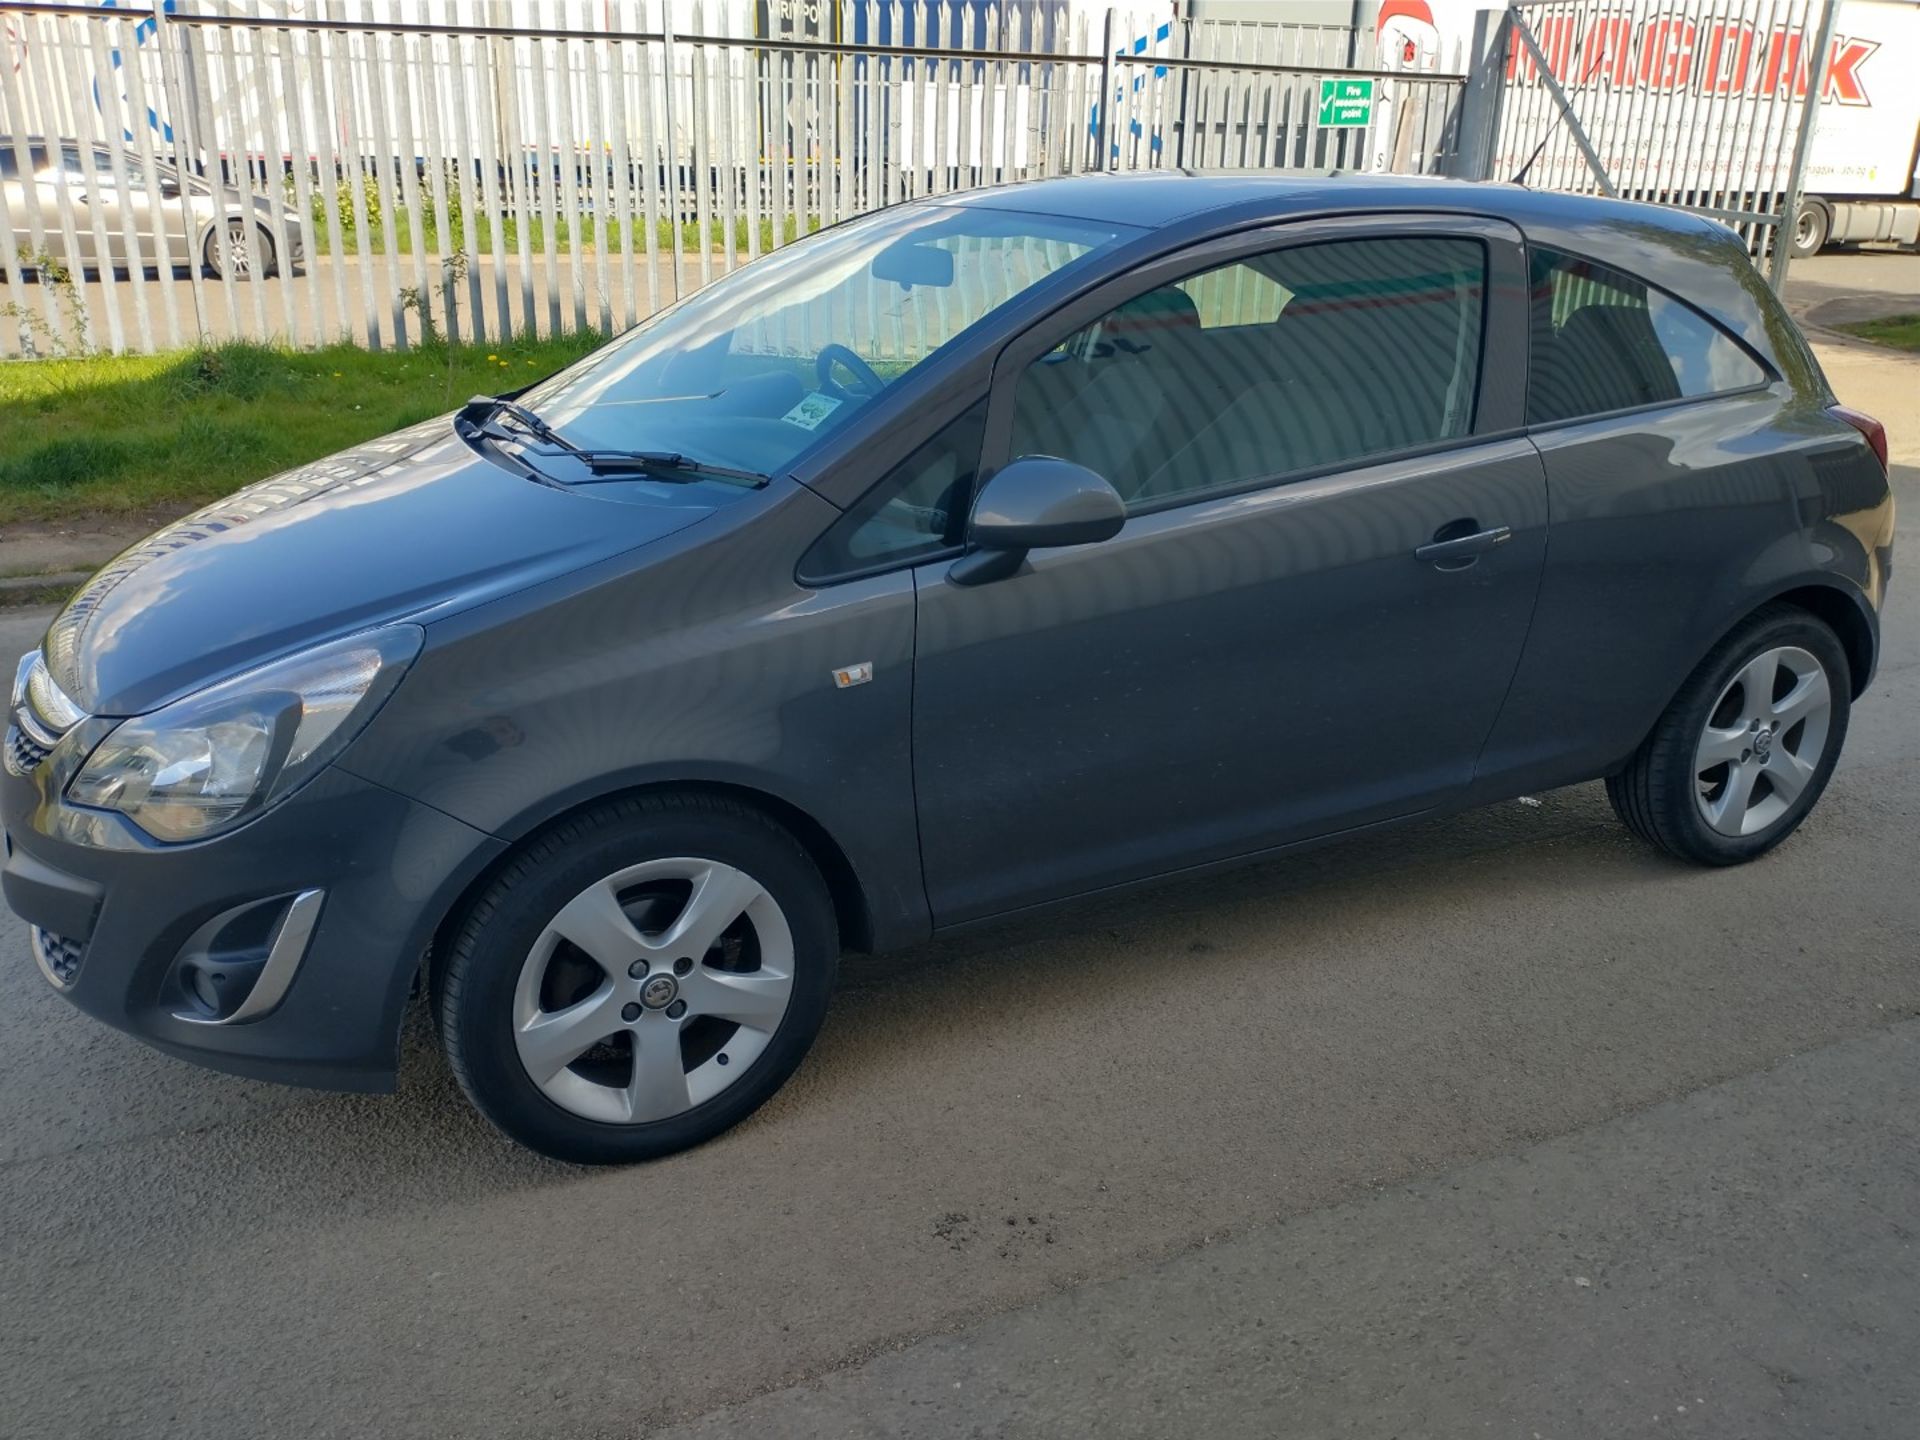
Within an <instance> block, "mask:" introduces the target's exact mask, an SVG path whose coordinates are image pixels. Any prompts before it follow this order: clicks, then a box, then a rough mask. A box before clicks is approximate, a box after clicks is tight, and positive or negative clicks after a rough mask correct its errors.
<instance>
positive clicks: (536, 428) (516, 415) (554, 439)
mask: <svg viewBox="0 0 1920 1440" xmlns="http://www.w3.org/2000/svg"><path fill="white" fill-rule="evenodd" d="M502 415H504V416H506V417H507V418H508V419H509V420H512V421H514V422H515V423H516V424H518V425H519V427H520V428H521V429H522V430H524V431H526V433H527V434H528V435H531V436H532V437H533V438H534V439H535V440H538V441H539V442H540V443H541V444H543V445H551V446H553V447H555V448H556V449H559V450H565V451H566V452H567V453H568V454H569V455H579V454H581V453H583V452H582V451H581V449H580V447H579V446H578V445H576V444H574V443H573V442H572V441H571V440H569V439H567V437H566V436H564V435H562V434H561V433H560V432H559V431H558V430H556V429H554V428H553V426H551V425H549V424H548V423H547V422H546V421H544V420H542V419H541V418H540V417H539V415H538V414H536V413H535V412H534V411H532V410H529V409H528V408H527V407H526V406H524V405H522V404H520V403H519V402H518V401H514V400H509V399H507V398H506V397H505V396H501V395H476V396H474V397H473V398H472V399H471V400H469V401H467V403H466V404H465V405H462V406H461V407H460V413H459V414H458V415H456V416H454V419H455V420H456V421H465V422H466V423H467V424H468V425H471V426H473V427H474V429H476V430H478V431H480V432H481V433H482V434H488V435H492V436H494V437H495V438H497V439H502V440H518V439H519V438H520V436H518V435H517V434H515V433H514V432H513V431H511V430H508V429H506V428H505V427H504V426H501V425H499V424H497V423H496V422H497V421H498V420H499V418H500V417H501V416H502Z"/></svg>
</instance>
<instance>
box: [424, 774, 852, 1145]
mask: <svg viewBox="0 0 1920 1440" xmlns="http://www.w3.org/2000/svg"><path fill="white" fill-rule="evenodd" d="M838 955H839V937H838V931H837V928H836V926H835V923H834V914H833V906H832V902H831V900H830V898H829V896H828V894H827V890H826V886H825V884H824V883H823V882H822V881H821V878H820V874H819V871H818V870H817V869H816V868H815V866H814V864H813V862H812V860H811V859H810V858H809V857H808V855H807V853H806V851H805V850H804V849H802V848H801V846H800V845H799V844H798V842H796V841H795V840H794V839H793V838H792V837H791V836H790V835H788V834H787V833H786V832H785V831H784V830H782V829H780V828H779V827H778V826H776V825H775V824H773V823H772V822H771V821H770V820H768V819H767V818H766V817H764V816H762V815H761V814H759V813H758V812H756V811H754V810H752V809H750V808H748V807H746V806H743V805H738V804H735V803H734V802H732V801H730V800H726V799H723V798H719V797H713V796H703V795H685V796H661V797H646V798H642V799H635V800H628V801H622V802H618V803H615V804H612V805H609V806H607V807H604V808H602V809H600V810H597V811H594V812H592V813H590V814H588V815H585V816H583V817H580V818H577V819H574V820H569V821H567V822H565V823H563V824H562V825H560V826H558V827H556V828H555V829H554V830H552V831H550V832H548V833H547V834H546V835H544V836H542V837H541V838H539V839H538V840H536V841H535V842H533V843H532V844H530V845H529V846H528V847H527V848H526V849H525V850H524V851H523V852H522V853H521V854H520V855H518V856H517V857H515V859H514V860H513V861H512V862H511V863H510V864H509V865H508V866H507V868H506V869H505V870H504V871H503V873H502V874H501V875H500V876H499V878H498V879H497V880H496V881H495V882H494V883H493V884H492V885H491V886H490V887H489V889H488V890H487V892H486V894H485V895H484V896H483V897H482V898H481V899H480V901H479V902H478V903H477V904H476V905H475V906H474V908H473V910H472V912H471V913H470V914H469V915H468V916H467V917H466V919H465V922H464V923H463V924H462V925H461V927H460V930H459V933H458V935H457V936H456V937H455V939H454V942H453V944H452V947H451V950H450V953H449V955H448V958H447V963H446V967H445V970H444V972H443V974H442V975H441V977H440V984H439V986H438V988H437V1003H438V1010H439V1018H440V1022H441V1036H442V1042H443V1044H444V1046H445V1048H446V1053H447V1059H448V1062H449V1063H450V1065H451V1066H452V1068H453V1072H454V1074H455V1076H456V1077H457V1078H458V1079H459V1081H460V1085H461V1087H462V1088H463V1089H464V1090H465V1091H466V1093H467V1096H468V1098H469V1099H471V1100H472V1101H473V1103H474V1104H475V1105H476V1106H477V1107H478V1108H479V1109H480V1111H481V1113H483V1114H484V1115H485V1116H486V1117H487V1118H488V1119H489V1120H491V1121H492V1122H493V1123H494V1124H495V1125H496V1126H498V1127H499V1128H500V1129H501V1130H502V1131H504V1132H505V1133H506V1134H507V1135H508V1136H510V1137H511V1138H512V1139H515V1140H517V1141H519V1142H520V1143H521V1144H523V1145H526V1146H529V1147H530V1148H532V1149H534V1150H538V1151H540V1152H541V1153H543V1154H546V1155H551V1156H553V1157H554V1158H556V1159H560V1160H570V1161H575V1162H578V1163H582V1164H620V1163H625V1162H629V1161H636V1160H647V1159H652V1158H655V1157H657V1156H661V1155H668V1154H671V1153H673V1152H674V1151H676V1150H684V1149H686V1148H688V1147H689V1146H692V1145H697V1144H700V1143H701V1142H702V1141H705V1140H708V1139H711V1138H712V1137H713V1136H715V1135H718V1134H719V1133H720V1132H722V1131H723V1130H726V1129H728V1128H729V1127H730V1126H732V1125H735V1124H737V1123H738V1122H739V1121H741V1120H743V1119H744V1118H746V1116H748V1115H749V1114H751V1113H752V1112H753V1111H754V1110H755V1109H757V1108H758V1107H759V1106H760V1105H761V1104H762V1103H763V1102H764V1101H765V1100H766V1099H767V1098H768V1097H769V1096H771V1095H772V1094H773V1093H774V1091H776V1090H777V1089H779V1088H780V1086H781V1085H782V1084H783V1083H784V1082H785V1081H786V1079H787V1077H788V1076H789V1075H791V1074H792V1073H793V1071H794V1069H795V1067H796V1066H798V1065H799V1063H800V1061H801V1058H802V1057H803V1056H804V1055H805V1054H806V1052H807V1050H808V1048H809V1047H810V1046H811V1045H812V1043H813V1038H814V1036H815V1035H816V1034H817V1033H818V1032H819V1028H820V1023H821V1020H822V1019H823V1018H824V1016H825V1013H826V1006H827V999H828V996H829V993H830V992H831V990H832V986H833V975H834V970H835V967H836V965H837V962H838Z"/></svg>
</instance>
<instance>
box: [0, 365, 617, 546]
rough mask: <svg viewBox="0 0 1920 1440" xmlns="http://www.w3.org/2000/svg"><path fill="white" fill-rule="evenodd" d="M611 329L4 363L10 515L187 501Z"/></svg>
mask: <svg viewBox="0 0 1920 1440" xmlns="http://www.w3.org/2000/svg"><path fill="white" fill-rule="evenodd" d="M603 339H604V337H603V336H600V335H597V334H591V333H589V334H576V335H565V336H559V337H556V338H554V339H551V340H527V341H522V342H519V343H515V344H511V345H506V346H500V345H495V346H493V347H491V348H489V347H487V346H477V345H456V346H451V347H449V346H445V345H438V346H425V347H420V348H416V349H413V350H406V351H392V350H388V351H382V352H379V353H377V354H376V353H373V352H369V351H366V350H360V349H357V348H355V347H353V346H350V345H338V346H332V347H329V348H328V349H325V350H284V349H276V348H274V347H271V346H266V345H253V344H245V343H233V344H226V345H220V346H216V347H213V348H210V349H206V350H195V351H187V352H184V353H175V354H171V355H129V356H87V357H84V358H78V359H68V360H38V361H20V362H14V363H9V364H0V524H4V523H6V522H9V521H12V522H19V521H31V520H70V519H76V518H81V517H88V518H95V519H105V520H112V519H113V518H115V517H116V516H127V517H132V516H140V515H149V514H152V513H154V512H156V511H179V512H184V511H186V510H189V509H191V508H193V507H194V506H196V505H201V504H204V503H206V502H207V501H209V500H214V499H217V498H218V497H220V496H222V495H225V494H228V493H230V492H231V491H233V490H236V489H238V488H239V487H240V486H242V485H245V484H248V483H249V482H251V481H254V480H258V479H261V478H263V477H265V476H268V475H272V474H274V473H275V472H276V471H280V470H285V469H287V468H289V467H291V466H294V465H299V464H303V463H305V462H306V461H309V460H315V459H318V458H319V457H321V456H323V455H328V454H331V453H332V452H334V451H336V450H341V449H344V448H345V447H347V446H349V445H355V444H358V443H359V442H361V441H363V440H371V439H373V438H374V437H375V436H378V435H384V434H386V433H387V432H388V431H390V430H397V429H399V428H400V427H401V426H403V425H412V424H414V423H416V422H418V421H421V420H425V419H428V418H430V417H432V416H434V415H439V414H444V413H445V412H446V411H448V410H451V409H453V408H454V407H455V406H456V405H458V404H459V403H460V402H461V401H463V400H465V399H466V398H467V397H468V396H470V395H473V394H477V393H492V392H494V391H499V390H509V389H514V388H517V387H519V386H522V385H526V384H529V383H531V382H533V381H535V380H538V379H540V378H541V377H542V376H545V375H549V374H551V373H552V372H553V371H555V370H557V369H559V368H560V367H561V366H563V365H566V364H569V363H571V362H572V361H574V360H577V359H578V358H580V357H581V356H582V355H585V354H586V353H587V352H588V351H590V350H592V349H593V348H594V347H596V346H597V345H599V344H601V343H602V341H603Z"/></svg>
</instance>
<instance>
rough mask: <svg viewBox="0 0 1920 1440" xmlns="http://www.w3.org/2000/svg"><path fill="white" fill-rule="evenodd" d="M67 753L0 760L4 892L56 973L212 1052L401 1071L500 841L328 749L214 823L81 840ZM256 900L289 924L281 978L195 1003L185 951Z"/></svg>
mask: <svg viewBox="0 0 1920 1440" xmlns="http://www.w3.org/2000/svg"><path fill="white" fill-rule="evenodd" d="M59 771H60V767H59V766H58V765H57V764H56V763H46V764H41V765H39V766H38V767H37V768H35V769H34V770H33V771H32V772H31V773H29V774H26V775H16V774H13V773H11V772H5V773H0V819H3V820H4V822H5V826H6V836H7V840H6V850H7V854H6V864H5V869H4V872H0V879H3V880H4V885H5V891H6V898H7V903H8V905H9V906H11V907H12V909H13V910H14V912H15V913H16V914H17V915H19V916H20V917H21V918H22V919H23V920H25V921H27V922H28V924H30V925H32V926H34V927H35V930H34V933H33V935H32V937H31V941H32V946H33V951H34V958H35V960H36V962H37V963H38V964H39V966H40V968H41V971H42V973H43V974H44V975H46V977H47V978H48V980H49V981H50V982H51V983H53V984H54V985H55V987H56V988H58V989H60V990H61V992H62V993H63V994H65V995H66V996H67V998H68V999H70V1000H72V1001H73V1002H74V1004H76V1005H78V1006H79V1007H80V1008H81V1009H82V1010H85V1011H86V1012H87V1013H88V1014H90V1015H92V1016H94V1017H95V1018H96V1019H100V1020H104V1021H105V1022H106V1023H108V1024H109V1025H113V1026H115V1027H116V1028H118V1029H121V1030H124V1031H126V1032H128V1033H129V1034H131V1035H134V1036H136V1037H138V1038H139V1039H141V1040H144V1041H146V1042H147V1043H149V1044H151V1045H154V1046H156V1047H157V1048H159V1049H161V1050H164V1051H166V1052H168V1053H170V1054H173V1055H177V1056H179V1057H181V1058H182V1059H187V1060H192V1061H195V1062H197V1063H199V1064H202V1065H208V1066H211V1067H213V1068H215V1069H219V1070H227V1071H231V1072H233V1073H235V1074H240V1075H247V1076H252V1077H254V1078H257V1079H264V1080H277V1081H282V1082H285V1083H289V1084H298V1085H313V1086H319V1087H323V1088H327V1089H339V1090H389V1089H392V1088H393V1083H394V1077H395V1070H396V1066H397V1060H398V1041H399V1033H400V1021H401V1016H402V1013H403V1011H404V1010H405V1007H406V1003H407V996H408V993H409V991H410V989H411V987H412V983H413V979H414V976H415V974H416V972H417V970H418V966H419V962H420V959H421V957H422V956H423V955H424V954H425V952H426V949H427V947H428V945H429V944H430V943H431V942H432V938H433V933H434V930H435V928H436V927H437V926H438V924H439V923H440V920H441V918H442V917H443V916H444V915H445V914H446V913H447V911H448V909H449V908H450V907H451V905H452V904H453V902H454V900H455V899H456V898H457V896H458V895H459V894H460V892H461V890H463V889H464V888H465V886H466V885H467V884H468V883H469V882H470V881H471V879H472V878H473V877H474V876H476V875H478V874H479V873H480V871H481V870H482V868H484V867H485V866H486V865H487V864H488V863H489V862H490V861H492V860H493V859H494V858H495V857H496V856H497V855H498V854H499V853H500V852H501V851H502V850H503V849H504V848H505V847H504V846H503V845H502V844H501V842H499V841H498V840H495V839H493V838H492V837H491V836H489V835H487V834H485V833H484V832H482V831H479V830H476V829H474V828H472V827H471V826H468V825H464V824H462V823H461V822H459V821H458V820H455V819H453V818H452V817H450V816H448V815H444V814H442V813H440V812H439V811H437V810H434V809H432V808H430V807H428V806H425V805H421V804H419V803H417V802H415V801H413V800H409V799H407V798H406V797H405V796H403V795H400V794H398V793H396V792H395V791H392V790H389V789H386V788H385V787H384V786H380V785H376V784H373V783H372V782H370V781H365V780H361V779H359V778H358V777H356V776H354V775H351V774H349V773H348V772H346V771H344V770H341V769H339V768H337V767H334V768H329V769H327V770H325V771H323V772H322V773H321V774H319V775H317V776H316V777H315V778H314V779H313V781H312V782H311V783H310V784H308V785H306V786H305V787H303V788H302V789H301V790H300V791H298V792H297V793H296V794H294V795H293V796H292V797H290V798H289V799H288V800H286V801H285V802H284V803H283V804H280V805H278V806H276V807H274V808H273V809H271V810H269V811H267V812H266V813H265V814H264V815H261V816H260V817H258V818H257V819H255V820H253V821H250V822H249V823H248V824H246V825H243V826H242V827H240V828H239V829H238V830H236V831H234V832H232V833H231V834H228V835H223V836H220V837H218V838H216V839H213V840H208V841H203V842H201V843H198V844H194V845H158V844H155V843H153V842H151V841H148V840H145V839H144V837H140V836H139V834H138V832H137V831H134V830H133V828H132V827H131V826H129V825H123V824H122V823H121V822H120V821H119V820H118V818H117V817H103V820H102V821H101V822H99V823H105V824H108V825H111V826H113V827H115V829H116V831H117V832H118V833H117V834H116V835H115V836H114V837H113V838H114V843H113V845H111V846H98V845H92V844H81V843H75V842H74V841H73V840H71V839H69V838H66V833H65V832H70V830H71V827H72V820H73V817H74V816H75V815H76V814H82V813H84V814H87V815H91V814H92V812H76V811H74V810H73V809H71V808H70V807H67V806H65V805H64V804H63V803H62V802H61V801H60V799H59V798H58V792H59V788H60V787H61V785H63V784H64V778H65V777H64V775H62V774H61V773H59ZM316 891H317V892H319V896H318V899H317V900H315V899H313V898H311V897H312V896H313V892H316ZM302 897H309V898H305V899H302ZM256 908H257V910H258V913H260V914H261V915H262V916H264V917H265V921H264V923H265V925H266V928H265V930H263V934H262V943H263V946H264V947H265V948H268V949H272V948H274V942H276V941H277V942H279V944H278V948H277V963H278V965H279V970H278V972H277V973H276V974H275V975H274V978H273V981H272V985H271V986H270V987H269V989H272V990H277V991H278V993H277V994H271V995H265V996H264V998H266V999H269V1000H270V1001H271V1003H270V1004H266V1005H260V1006H256V1007H255V1012H254V1013H245V1014H235V1015H233V1016H232V1017H231V1018H230V1019H229V1020H227V1021H225V1022H223V1023H210V1022H209V1021H208V1020H207V1018H206V1017H205V1016H204V1015H201V1016H195V1015H193V1014H192V1013H191V1012H192V1007H191V1005H185V1004H183V1003H182V998H181V993H180V969H179V965H178V961H179V959H180V957H181V956H182V955H183V953H184V954H192V953H196V952H195V950H194V947H195V946H196V945H198V944H199V943H201V940H202V938H203V937H204V936H205V935H206V933H207V932H208V929H209V927H210V926H214V925H217V924H222V923H225V922H224V921H223V920H222V917H225V916H227V915H230V914H233V913H235V912H250V910H251V909H256ZM289 927H294V929H297V930H298V932H299V933H291V932H290V930H289ZM308 927H310V928H308ZM268 963H269V966H271V965H272V964H273V963H275V962H274V961H271V960H270V961H269V962H268ZM254 983H255V984H256V987H257V986H258V985H260V984H264V983H266V982H265V980H264V978H263V979H259V980H256V981H255V982H254Z"/></svg>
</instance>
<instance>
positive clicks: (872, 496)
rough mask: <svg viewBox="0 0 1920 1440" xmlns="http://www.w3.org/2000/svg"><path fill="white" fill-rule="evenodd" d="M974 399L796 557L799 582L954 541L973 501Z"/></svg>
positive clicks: (931, 551)
mask: <svg viewBox="0 0 1920 1440" xmlns="http://www.w3.org/2000/svg"><path fill="white" fill-rule="evenodd" d="M986 421H987V402H986V401H984V400H982V401H980V402H979V403H978V404H976V405H974V406H973V408H972V409H970V410H968V411H967V412H966V413H965V414H964V415H961V416H960V417H959V418H958V419H956V420H953V421H951V422H950V423H948V424H947V425H946V426H945V427H944V428H943V429H942V430H940V432H939V433H938V434H936V435H935V436H934V437H933V438H932V439H931V440H928V441H927V442H925V443H924V444H923V445H921V446H920V448H919V449H917V450H915V451H914V452H913V453H912V454H911V455H909V456H908V457H907V458H906V459H905V460H903V461H901V462H900V463H899V464H898V465H896V466H894V467H893V469H892V470H891V471H889V472H888V473H887V476H886V478H885V479H883V480H881V481H880V483H879V484H877V485H875V486H874V487H873V488H872V489H871V490H869V491H868V492H867V493H866V494H865V495H863V496H862V497H861V498H860V499H859V501H858V502H857V503H855V504H854V505H853V506H852V508H850V509H849V510H848V511H847V513H846V514H845V515H843V516H841V517H840V519H839V520H838V521H836V522H835V523H834V526H833V528H832V529H831V530H829V531H827V533H826V534H824V535H822V536H821V537H820V538H819V540H817V541H815V542H814V545H813V548H812V549H811V550H809V551H808V552H807V554H806V556H805V557H804V558H803V559H802V560H801V562H800V575H801V577H802V578H803V579H815V580H818V579H832V578H836V577H840V576H846V575H855V574H861V573H864V572H866V571H870V570H877V569H880V568H882V567H884V566H890V565H900V564H906V563H908V562H910V561H914V560H920V559H924V558H925V557H927V556H929V555H935V554H938V553H939V552H940V551H942V550H949V549H952V548H954V547H955V546H957V545H959V543H960V541H961V538H962V536H963V534H964V532H965V530H966V524H967V511H968V508H969V507H970V505H971V504H972V500H973V483H974V476H975V474H976V473H977V471H978V469H979V465H980V444H981V441H982V439H983V438H984V436H985V434H986V428H987V427H986Z"/></svg>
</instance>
